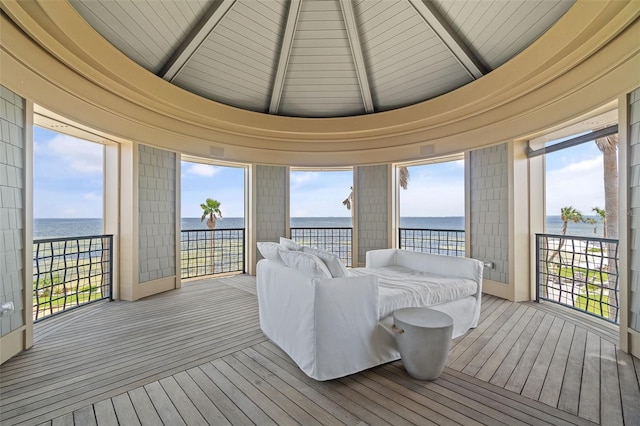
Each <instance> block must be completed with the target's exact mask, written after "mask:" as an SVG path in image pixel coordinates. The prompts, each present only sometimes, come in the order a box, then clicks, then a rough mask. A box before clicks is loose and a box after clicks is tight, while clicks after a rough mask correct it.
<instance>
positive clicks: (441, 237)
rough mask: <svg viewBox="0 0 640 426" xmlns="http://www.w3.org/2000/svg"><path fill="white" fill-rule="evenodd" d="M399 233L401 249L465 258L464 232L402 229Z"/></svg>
mask: <svg viewBox="0 0 640 426" xmlns="http://www.w3.org/2000/svg"><path fill="white" fill-rule="evenodd" d="M399 233H400V235H399V237H400V238H399V239H398V241H399V243H398V246H399V248H401V249H404V250H410V251H419V252H422V253H433V254H443V255H447V256H458V257H464V252H465V241H464V231H460V230H456V229H412V228H400V230H399Z"/></svg>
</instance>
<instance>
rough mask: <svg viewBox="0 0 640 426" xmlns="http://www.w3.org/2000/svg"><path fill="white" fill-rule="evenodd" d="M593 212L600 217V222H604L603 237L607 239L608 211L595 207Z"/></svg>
mask: <svg viewBox="0 0 640 426" xmlns="http://www.w3.org/2000/svg"><path fill="white" fill-rule="evenodd" d="M591 210H592V211H593V212H595V214H597V215H598V216H600V222H602V236H603V237H604V238H607V210H606V209H601V208H600V207H594V208H592V209H591Z"/></svg>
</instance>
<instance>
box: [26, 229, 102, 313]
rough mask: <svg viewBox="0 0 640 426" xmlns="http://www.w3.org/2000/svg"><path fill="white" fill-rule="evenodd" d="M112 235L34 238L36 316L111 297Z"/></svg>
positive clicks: (34, 302)
mask: <svg viewBox="0 0 640 426" xmlns="http://www.w3.org/2000/svg"><path fill="white" fill-rule="evenodd" d="M112 285H113V236H112V235H94V236H86V237H84V236H83V237H69V238H47V239H40V240H34V241H33V319H34V321H40V320H41V319H43V318H46V317H49V316H51V315H54V314H58V313H61V312H64V311H67V310H69V309H72V308H75V307H78V306H81V305H86V304H88V303H91V302H95V301H98V300H103V299H111V297H112V291H113V289H112Z"/></svg>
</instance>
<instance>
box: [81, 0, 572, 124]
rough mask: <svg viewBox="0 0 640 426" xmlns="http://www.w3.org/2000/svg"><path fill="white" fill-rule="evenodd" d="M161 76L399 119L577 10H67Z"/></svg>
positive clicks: (338, 1) (341, 6) (283, 1)
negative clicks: (395, 112)
mask: <svg viewBox="0 0 640 426" xmlns="http://www.w3.org/2000/svg"><path fill="white" fill-rule="evenodd" d="M70 1H71V4H72V5H73V6H74V7H75V9H76V10H77V11H78V13H80V15H82V17H83V18H84V19H85V20H86V21H87V22H88V23H89V25H91V26H92V27H93V28H94V29H95V30H96V31H97V32H98V33H100V34H101V35H102V36H103V37H105V38H106V39H107V40H108V41H109V42H110V43H111V44H113V45H114V46H115V47H116V48H117V49H119V50H120V51H121V52H122V53H124V54H125V55H126V56H128V57H129V58H130V59H132V60H133V61H135V62H136V63H138V64H139V65H140V66H142V67H144V68H145V69H147V70H148V71H149V72H150V73H153V74H155V75H156V76H157V77H160V78H164V79H165V80H167V81H170V82H171V83H173V84H175V85H177V86H179V87H181V88H183V89H185V90H188V91H190V92H193V93H195V94H198V95H200V96H203V97H205V98H209V99H212V100H215V101H218V102H221V103H224V104H227V105H231V106H235V107H238V108H243V109H247V110H251V111H257V112H262V113H270V114H279V115H285V116H298V117H340V116H353V115H360V114H368V113H375V112H380V111H386V110H390V109H394V108H400V107H403V106H407V105H412V104H415V103H418V102H422V101H424V100H427V99H431V98H434V97H436V96H439V95H441V94H444V93H447V92H449V91H452V90H455V89H457V88H459V87H461V86H464V85H465V84H467V83H470V82H472V81H474V80H476V79H478V78H481V77H482V76H483V75H485V74H487V73H489V72H491V71H492V70H494V69H496V68H497V67H499V66H500V65H502V64H504V63H505V62H507V61H508V60H509V59H511V58H513V57H514V56H516V55H517V54H518V53H519V52H521V51H522V50H523V49H525V48H526V47H527V46H529V45H530V44H531V43H533V42H534V41H535V40H536V39H537V38H538V37H540V35H542V34H543V33H544V32H545V31H546V30H547V29H548V28H549V27H551V26H552V25H553V24H554V23H555V22H556V21H557V20H558V19H560V17H561V16H562V15H563V14H564V13H565V12H566V11H567V10H568V9H569V8H570V7H571V6H572V5H573V3H574V0H527V1H522V0H456V1H452V0H432V1H428V0H424V1H423V0H290V1H287V0H261V1H257V0H189V1H186V0H161V1H156V0H115V1H109V2H97V1H94V0H70Z"/></svg>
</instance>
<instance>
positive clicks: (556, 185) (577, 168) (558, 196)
mask: <svg viewBox="0 0 640 426" xmlns="http://www.w3.org/2000/svg"><path fill="white" fill-rule="evenodd" d="M603 173H604V172H603V168H602V157H601V156H598V157H595V158H592V159H589V160H583V161H579V162H575V163H570V164H567V165H566V166H564V167H562V168H560V169H556V170H550V171H548V172H547V191H546V203H547V214H548V215H554V216H556V215H559V214H560V209H561V208H562V207H566V206H573V207H575V208H576V209H578V210H580V211H581V212H582V213H583V214H587V215H591V214H592V212H591V209H592V208H593V207H596V206H599V207H602V208H604V175H603Z"/></svg>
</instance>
